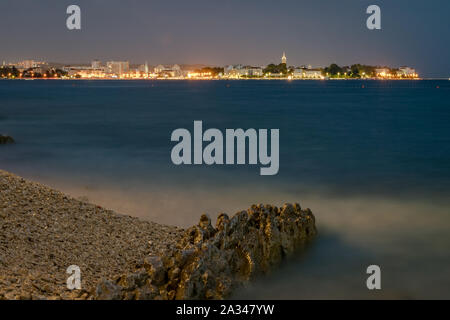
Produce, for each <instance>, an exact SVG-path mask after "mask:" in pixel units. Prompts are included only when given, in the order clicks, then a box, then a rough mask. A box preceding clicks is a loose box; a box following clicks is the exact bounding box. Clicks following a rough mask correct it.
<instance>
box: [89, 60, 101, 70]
mask: <svg viewBox="0 0 450 320" xmlns="http://www.w3.org/2000/svg"><path fill="white" fill-rule="evenodd" d="M101 67H102V62H101V61H100V60H93V61H92V62H91V68H92V69H100V68H101Z"/></svg>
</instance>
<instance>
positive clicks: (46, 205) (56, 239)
mask: <svg viewBox="0 0 450 320" xmlns="http://www.w3.org/2000/svg"><path fill="white" fill-rule="evenodd" d="M183 232H184V230H183V229H181V228H178V227H173V226H165V225H160V224H157V223H153V222H149V221H142V220H139V219H137V218H134V217H131V216H127V215H122V214H118V213H115V212H113V211H111V210H107V209H105V208H102V207H100V206H97V205H94V204H90V203H86V202H82V201H79V200H77V199H74V198H71V197H70V196H67V195H65V194H63V193H61V192H59V191H56V190H53V189H51V188H49V187H46V186H44V185H41V184H39V183H35V182H31V181H28V180H25V179H23V178H21V177H19V176H16V175H14V174H11V173H8V172H6V171H3V170H0V299H83V298H86V297H87V296H88V292H89V291H90V290H91V289H92V288H93V287H95V285H96V284H97V283H98V282H99V281H101V280H102V279H106V278H113V277H114V276H116V275H118V274H123V273H128V272H132V271H133V269H134V267H135V265H136V264H139V263H140V261H141V260H142V259H143V258H144V257H145V256H148V255H160V254H161V253H164V252H166V251H168V250H170V249H171V248H172V247H173V246H174V245H175V244H176V243H177V242H179V240H180V239H181V237H182V235H183ZM70 265H77V266H79V267H80V269H81V280H82V289H81V290H74V291H70V290H68V289H67V286H66V281H67V277H68V276H69V275H68V274H66V270H67V268H68V267H69V266H70Z"/></svg>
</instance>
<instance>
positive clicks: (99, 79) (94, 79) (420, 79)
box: [0, 78, 450, 81]
mask: <svg viewBox="0 0 450 320" xmlns="http://www.w3.org/2000/svg"><path fill="white" fill-rule="evenodd" d="M0 80H13V81H20V80H22V81H29V80H43V81H273V80H275V81H283V80H284V81H437V80H439V81H450V78H418V79H376V78H366V79H350V78H349V79H335V78H330V79H288V78H271V79H268V78H250V79H181V78H156V79H111V78H104V79H101V78H79V79H61V78H47V79H45V78H33V79H31V78H30V79H25V78H21V79H1V78H0Z"/></svg>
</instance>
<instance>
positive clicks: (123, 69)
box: [106, 61, 130, 76]
mask: <svg viewBox="0 0 450 320" xmlns="http://www.w3.org/2000/svg"><path fill="white" fill-rule="evenodd" d="M106 68H107V71H108V72H109V73H113V74H115V75H118V76H120V75H122V74H125V73H128V72H129V71H130V63H129V62H128V61H108V62H107V63H106Z"/></svg>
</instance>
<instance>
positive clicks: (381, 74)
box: [375, 68, 391, 77]
mask: <svg viewBox="0 0 450 320" xmlns="http://www.w3.org/2000/svg"><path fill="white" fill-rule="evenodd" d="M389 74H391V70H389V68H376V69H375V75H376V76H377V77H386V76H387V75H389Z"/></svg>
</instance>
